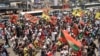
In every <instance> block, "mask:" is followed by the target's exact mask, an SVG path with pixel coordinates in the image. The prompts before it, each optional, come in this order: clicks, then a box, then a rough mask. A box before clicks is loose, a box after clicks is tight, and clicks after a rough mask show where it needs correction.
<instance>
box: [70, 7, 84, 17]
mask: <svg viewBox="0 0 100 56" xmlns="http://www.w3.org/2000/svg"><path fill="white" fill-rule="evenodd" d="M72 14H73V15H74V16H79V17H81V16H82V15H83V10H82V9H75V10H74V11H73V12H72Z"/></svg>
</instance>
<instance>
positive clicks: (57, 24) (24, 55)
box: [0, 11, 100, 56]
mask: <svg viewBox="0 0 100 56" xmlns="http://www.w3.org/2000/svg"><path fill="white" fill-rule="evenodd" d="M94 14H95V13H94V12H93V11H91V14H90V15H88V14H84V15H76V14H75V15H74V14H73V12H72V11H70V13H69V14H63V13H60V14H58V15H50V18H51V19H44V18H42V17H40V18H38V17H35V16H32V15H31V16H32V17H33V19H34V18H35V19H36V18H37V20H33V19H29V18H28V19H29V20H27V18H25V17H23V18H21V19H20V18H18V20H16V21H14V22H15V23H14V22H10V23H11V25H10V26H6V27H5V28H3V29H0V33H2V34H0V38H4V40H5V44H4V45H8V46H9V47H10V46H11V47H12V49H13V51H14V52H15V53H16V54H17V55H19V56H33V55H34V56H35V55H36V54H37V53H38V52H41V56H56V53H57V52H60V56H69V55H71V56H86V55H87V56H93V55H96V54H95V48H98V47H97V46H96V44H95V43H94V41H95V40H98V42H100V20H96V19H95V15H94ZM92 15H93V16H92ZM93 21H94V22H93ZM62 30H66V31H68V33H67V34H68V35H70V36H69V37H70V39H73V40H75V41H76V42H78V41H79V43H81V44H79V43H78V44H77V43H76V42H75V41H67V40H68V39H66V38H65V35H66V33H65V34H64V33H63V32H62ZM60 38H61V39H60ZM9 39H10V42H11V45H10V44H9ZM70 42H71V43H72V44H70ZM74 42H75V43H74ZM74 44H75V45H78V46H77V47H76V46H74ZM80 45H82V47H80ZM5 47H7V46H5ZM74 47H76V48H74ZM86 47H87V48H86ZM1 49H4V48H2V47H1ZM5 50H6V49H4V51H2V50H0V55H5V54H6V55H8V53H7V51H5Z"/></svg>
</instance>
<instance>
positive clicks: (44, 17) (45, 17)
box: [42, 13, 50, 21]
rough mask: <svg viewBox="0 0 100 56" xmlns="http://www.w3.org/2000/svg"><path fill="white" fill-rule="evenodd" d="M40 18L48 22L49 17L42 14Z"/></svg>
mask: <svg viewBox="0 0 100 56" xmlns="http://www.w3.org/2000/svg"><path fill="white" fill-rule="evenodd" d="M42 18H43V19H44V20H46V21H48V20H49V19H50V16H49V15H46V14H45V13H43V14H42Z"/></svg>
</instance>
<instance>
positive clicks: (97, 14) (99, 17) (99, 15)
mask: <svg viewBox="0 0 100 56" xmlns="http://www.w3.org/2000/svg"><path fill="white" fill-rule="evenodd" d="M95 19H99V20H100V12H97V13H96V15H95Z"/></svg>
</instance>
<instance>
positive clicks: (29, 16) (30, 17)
mask: <svg viewBox="0 0 100 56" xmlns="http://www.w3.org/2000/svg"><path fill="white" fill-rule="evenodd" d="M24 17H25V19H26V20H31V19H32V18H33V15H31V14H28V13H26V14H25V15H24Z"/></svg>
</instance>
